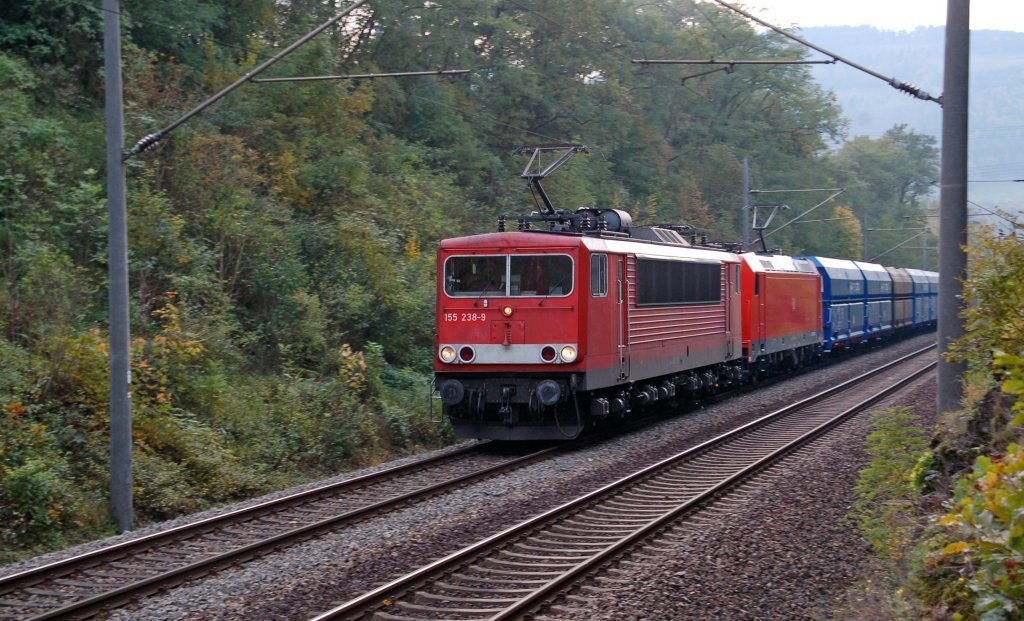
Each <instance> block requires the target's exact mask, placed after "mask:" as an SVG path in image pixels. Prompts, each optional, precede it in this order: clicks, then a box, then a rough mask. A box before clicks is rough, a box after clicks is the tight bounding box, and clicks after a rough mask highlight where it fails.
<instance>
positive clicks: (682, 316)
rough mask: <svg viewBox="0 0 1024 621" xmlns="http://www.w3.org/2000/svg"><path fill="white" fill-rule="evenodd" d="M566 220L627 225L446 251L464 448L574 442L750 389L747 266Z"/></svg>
mask: <svg viewBox="0 0 1024 621" xmlns="http://www.w3.org/2000/svg"><path fill="white" fill-rule="evenodd" d="M566 217H567V218H569V219H570V220H572V219H575V220H576V221H577V222H578V221H579V220H581V219H583V220H587V219H589V220H590V221H591V222H594V223H595V224H596V223H597V222H599V221H605V222H607V221H608V220H614V221H615V223H616V224H615V226H614V227H613V230H598V229H592V230H587V228H585V227H581V226H579V225H578V224H577V225H574V227H573V228H575V229H576V230H575V231H569V230H562V231H558V232H537V231H520V232H507V233H493V234H487V235H476V236H472V237H464V238H458V239H449V240H445V241H444V242H442V243H441V246H440V249H439V253H438V270H437V271H438V303H437V326H438V330H437V357H436V367H435V370H436V381H437V386H438V388H439V390H440V393H441V399H442V403H443V407H444V411H445V413H446V414H447V415H448V416H449V418H450V419H451V422H452V425H453V427H454V429H455V433H456V435H458V436H463V437H479V438H494V439H508V440H511V439H515V440H523V439H565V438H574V437H576V436H578V435H579V434H580V433H581V432H582V431H583V430H584V429H586V428H587V427H589V426H594V425H597V424H599V423H600V422H602V421H606V420H609V419H622V418H625V417H627V416H629V415H630V414H631V413H634V412H638V411H642V410H644V409H646V408H647V407H648V406H650V405H652V404H653V403H655V402H657V401H660V400H663V399H668V398H672V397H675V396H676V394H677V392H686V393H690V394H693V395H699V394H701V393H702V392H706V391H709V390H711V389H712V388H713V387H715V386H716V385H718V384H721V383H731V382H734V381H739V380H740V379H741V366H740V364H739V359H740V357H741V353H742V352H741V347H740V340H741V337H742V334H741V323H740V321H741V317H740V295H739V290H740V289H739V257H738V256H737V255H735V254H732V253H728V252H722V251H718V250H711V249H704V248H697V247H692V246H690V245H689V244H688V243H687V242H686V241H685V240H684V239H683V238H682V237H681V236H680V235H679V234H678V233H677V232H675V231H672V230H670V229H659V228H652V229H638V230H634V231H633V233H632V236H631V237H630V236H627V235H626V234H625V230H628V226H629V225H628V216H626V215H625V214H623V213H621V212H614V211H607V212H590V211H589V210H583V212H582V213H581V212H577V214H575V215H574V216H566ZM638 235H642V236H646V237H648V238H649V239H646V240H644V239H638Z"/></svg>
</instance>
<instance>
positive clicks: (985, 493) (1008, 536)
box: [933, 444, 1024, 621]
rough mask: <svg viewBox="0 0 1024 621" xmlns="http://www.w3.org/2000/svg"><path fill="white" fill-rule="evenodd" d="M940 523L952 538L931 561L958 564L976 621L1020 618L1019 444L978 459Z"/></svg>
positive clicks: (1023, 581) (1023, 464)
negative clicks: (978, 619)
mask: <svg viewBox="0 0 1024 621" xmlns="http://www.w3.org/2000/svg"><path fill="white" fill-rule="evenodd" d="M941 523H942V524H943V525H944V526H946V527H947V528H948V530H949V534H950V536H952V537H954V538H955V541H953V542H952V543H949V544H948V545H946V546H945V548H943V550H942V552H941V554H940V557H939V558H935V559H933V562H934V563H936V564H938V563H945V564H947V565H953V566H956V567H958V569H959V573H960V577H961V578H963V579H964V580H965V582H966V584H967V586H968V588H970V590H971V591H973V592H974V594H975V596H976V601H975V604H974V609H975V611H977V612H978V613H981V619H983V620H984V621H989V620H993V621H994V620H997V619H1020V618H1021V617H1022V616H1024V448H1022V447H1020V446H1018V445H1016V444H1012V445H1010V446H1009V447H1007V451H1006V453H1005V454H1002V455H996V456H993V457H992V458H989V457H986V456H981V457H979V458H978V459H977V460H976V461H975V463H974V468H973V470H972V472H971V474H970V475H969V476H967V477H964V478H963V479H961V480H960V481H959V482H958V483H957V487H956V492H955V495H954V505H953V510H952V511H950V513H948V514H947V515H945V516H944V517H943V518H942V521H941ZM942 557H945V558H942Z"/></svg>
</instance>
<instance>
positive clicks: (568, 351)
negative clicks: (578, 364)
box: [559, 345, 576, 362]
mask: <svg viewBox="0 0 1024 621" xmlns="http://www.w3.org/2000/svg"><path fill="white" fill-rule="evenodd" d="M559 355H560V356H561V357H562V362H575V361H576V348H575V347H573V346H572V345H566V346H565V347H563V348H562V351H561V352H559Z"/></svg>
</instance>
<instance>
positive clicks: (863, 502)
mask: <svg viewBox="0 0 1024 621" xmlns="http://www.w3.org/2000/svg"><path fill="white" fill-rule="evenodd" d="M916 418H917V416H916V414H915V412H914V411H913V410H912V409H911V408H904V407H897V408H892V409H888V410H884V411H882V412H879V413H878V414H877V415H876V416H875V417H874V418H873V419H872V423H871V427H872V430H873V431H872V432H871V434H870V435H869V436H868V439H867V452H868V455H869V456H870V457H871V461H870V462H869V464H868V466H867V467H865V468H864V469H863V470H861V471H860V477H859V479H858V480H857V485H856V487H855V488H854V489H855V491H856V493H857V501H856V504H855V505H854V508H853V510H852V511H851V513H850V517H851V518H852V519H853V520H854V521H855V522H856V523H857V525H858V526H859V528H860V531H861V533H862V534H863V535H864V537H865V538H866V539H867V540H868V541H869V542H870V543H871V545H872V546H873V547H874V548H875V551H876V552H878V553H879V554H881V555H883V556H886V557H888V558H890V559H891V560H893V561H899V560H901V559H902V558H903V557H904V556H905V555H906V554H907V552H908V550H909V546H910V543H911V542H912V541H913V538H914V534H915V531H916V530H917V529H918V528H919V515H918V509H917V502H916V500H917V496H918V494H919V492H920V489H921V484H922V481H921V480H920V477H921V472H922V471H923V470H924V469H925V467H926V466H927V461H928V460H929V459H930V453H928V452H927V448H928V438H927V436H926V434H925V432H924V431H923V430H922V429H921V428H920V427H919V426H917V424H916V423H917V421H916Z"/></svg>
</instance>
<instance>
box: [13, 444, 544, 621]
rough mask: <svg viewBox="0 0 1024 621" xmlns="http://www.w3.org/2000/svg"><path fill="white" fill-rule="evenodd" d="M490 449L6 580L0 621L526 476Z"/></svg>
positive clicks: (60, 610)
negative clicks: (490, 480)
mask: <svg viewBox="0 0 1024 621" xmlns="http://www.w3.org/2000/svg"><path fill="white" fill-rule="evenodd" d="M556 450H558V449H557V447H550V448H545V449H543V450H540V451H534V452H531V453H529V454H527V455H521V454H515V453H513V452H512V451H510V450H505V451H498V450H495V449H494V448H493V445H492V444H491V443H483V444H476V445H472V446H469V447H466V448H463V449H460V450H458V451H454V452H451V453H447V454H444V455H440V456H436V457H434V458H430V459H425V460H418V461H415V462H411V463H408V464H405V465H402V466H398V467H395V468H390V469H387V470H383V471H380V472H376V473H372V474H368V475H365V476H361V477H356V478H353V479H348V480H346V481H341V482H338V483H334V484H330V485H325V486H321V487H316V488H314V489H310V490H307V491H304V492H300V493H297V494H292V495H290V496H287V497H283V498H279V499H276V500H272V501H269V502H266V503H262V504H259V505H255V506H252V507H247V508H244V509H240V510H237V511H233V512H231V513H226V514H223V515H219V516H215V517H211V518H208V519H205V520H202V521H199V522H194V523H190V524H186V525H184V526H180V527H178V528H174V529H170V530H167V531H163V532H159V533H155V534H152V535H148V536H145V537H141V538H138V539H134V540H131V541H128V542H125V543H121V544H118V545H115V546H112V547H108V548H103V549H100V550H96V551H94V552H90V553H87V554H82V555H80V556H76V557H73V558H69V559H66V560H61V561H56V562H54V563H50V564H48V565H44V566H41V567H38V568H34V569H30V570H26V571H23V572H19V573H16V574H12V575H10V576H6V577H3V578H0V619H4V620H12V621H13V620H17V621H27V620H32V621H43V620H45V619H80V618H86V617H89V616H91V615H94V614H96V613H97V612H99V611H101V610H104V609H110V608H113V607H116V606H118V605H123V604H124V603H127V602H128V601H130V600H131V599H132V598H135V597H138V596H140V595H145V594H147V593H151V592H153V591H156V590H158V589H162V588H166V587H169V586H174V585H177V584H180V583H182V582H184V581H186V580H189V579H192V578H195V577H198V576H202V575H205V574H208V573H210V572H213V571H216V570H218V569H221V568H224V567H227V566H230V565H233V564H236V563H239V562H242V561H245V560H248V559H251V558H253V557H256V556H259V555H262V554H266V553H268V552H270V551H273V550H275V549H277V548H280V547H284V546H287V545H290V544H293V543H295V542H298V541H303V540H305V539H308V538H310V537H314V536H316V535H318V534H320V533H323V532H327V531H330V530H336V529H339V528H343V527H345V526H346V525H350V524H352V523H354V522H356V521H360V520H364V519H367V518H369V517H372V516H374V515H379V514H381V513H383V512H386V511H389V510H392V509H394V508H396V507H399V506H401V505H406V504H411V503H414V502H417V501H420V500H423V499H425V498H428V497H431V496H434V495H437V494H440V493H443V492H446V491H449V490H451V489H453V488H456V487H460V486H464V485H467V484H469V483H472V482H473V481H476V480H479V479H482V478H486V477H490V476H494V475H496V474H499V473H501V472H504V471H508V470H511V469H513V468H518V467H522V466H525V465H527V464H529V463H532V462H535V461H537V460H540V459H543V458H545V457H547V456H549V455H550V454H551V453H553V452H554V451H556Z"/></svg>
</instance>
